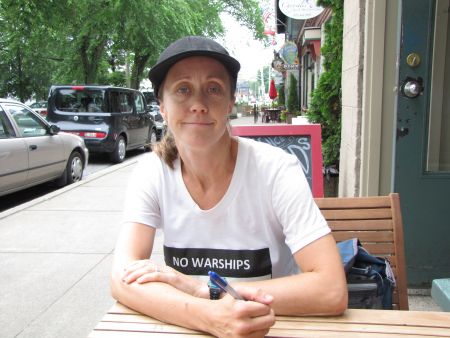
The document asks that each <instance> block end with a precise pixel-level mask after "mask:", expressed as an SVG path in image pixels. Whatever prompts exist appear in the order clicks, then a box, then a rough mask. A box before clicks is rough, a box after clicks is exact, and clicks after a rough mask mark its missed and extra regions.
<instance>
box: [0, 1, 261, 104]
mask: <svg viewBox="0 0 450 338" xmlns="http://www.w3.org/2000/svg"><path fill="white" fill-rule="evenodd" d="M223 12H227V13H230V14H231V15H233V16H234V17H236V18H237V19H238V21H239V22H241V23H242V24H243V25H245V26H247V27H249V28H251V29H252V30H253V32H254V36H255V37H257V38H260V39H262V38H263V37H264V35H263V34H262V32H263V23H262V18H261V15H260V13H259V7H258V2H257V1H256V0H243V1H237V0H209V1H208V0H177V1H173V0H152V1H148V0H134V1H127V0H84V1H73V0H60V1H53V0H0V71H1V72H0V94H1V95H2V96H16V97H19V98H20V99H21V100H22V101H24V100H26V99H28V98H31V97H33V96H35V97H39V98H44V97H46V95H47V92H48V88H49V86H50V85H51V84H53V83H65V84H76V83H80V84H83V83H85V84H94V83H102V84H116V85H125V84H126V85H128V86H131V87H133V88H136V89H138V88H139V83H140V81H141V80H142V79H143V77H144V76H145V75H146V72H147V71H148V69H149V66H150V65H151V64H153V63H154V62H155V61H156V58H157V57H158V55H159V54H160V52H161V51H162V50H163V49H164V48H165V47H166V46H167V45H168V44H169V43H170V42H172V41H174V40H176V39H178V38H180V37H182V36H186V35H205V36H209V37H218V36H220V35H221V34H222V33H223V32H224V28H223V26H222V23H221V20H220V14H221V13H223Z"/></svg>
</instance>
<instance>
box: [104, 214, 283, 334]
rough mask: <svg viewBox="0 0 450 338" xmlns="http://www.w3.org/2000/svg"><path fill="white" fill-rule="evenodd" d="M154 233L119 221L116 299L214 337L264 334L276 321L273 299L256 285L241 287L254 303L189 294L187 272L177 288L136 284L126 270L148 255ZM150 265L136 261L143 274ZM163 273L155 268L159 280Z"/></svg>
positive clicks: (113, 283) (172, 275) (190, 285)
mask: <svg viewBox="0 0 450 338" xmlns="http://www.w3.org/2000/svg"><path fill="white" fill-rule="evenodd" d="M154 236H155V229H153V228H151V227H149V226H146V225H143V224H139V223H126V224H124V226H123V228H122V231H121V233H120V235H119V239H118V242H117V245H116V249H115V254H114V263H113V269H112V274H111V292H112V295H113V297H114V298H115V299H117V300H118V301H119V302H121V303H122V304H124V305H126V306H129V307H130V308H132V309H135V310H137V311H139V312H141V313H144V314H147V315H149V316H152V317H154V318H157V319H159V320H162V321H165V322H168V323H172V324H176V325H180V326H184V327H187V328H192V329H196V330H201V331H205V332H210V333H212V334H214V335H216V336H218V337H239V336H243V337H244V336H245V337H263V336H264V335H265V334H266V333H267V332H268V330H269V328H270V327H271V326H272V325H273V324H274V321H275V317H274V312H273V310H272V309H271V307H270V302H271V300H272V298H270V297H267V298H266V297H265V296H266V295H265V294H263V293H262V292H261V290H258V289H256V288H243V289H242V290H243V291H242V292H243V293H244V294H243V296H244V297H246V298H248V299H254V300H256V301H236V300H234V299H233V298H232V297H230V296H227V297H224V298H222V299H221V300H214V301H211V300H209V299H206V298H201V297H196V296H195V295H193V294H191V293H190V292H191V291H192V290H197V288H196V287H195V286H196V285H197V283H196V282H195V281H191V280H192V279H191V278H189V277H187V276H184V278H182V280H183V281H184V282H183V287H182V289H181V290H180V289H178V288H176V287H173V286H172V285H171V284H170V283H167V282H164V281H155V282H152V283H138V282H137V281H136V280H135V279H134V280H133V279H129V278H128V277H129V276H130V272H129V271H128V270H129V269H131V270H133V271H136V270H135V269H134V268H130V266H131V267H132V266H134V264H133V262H136V261H142V260H147V259H148V258H149V257H150V255H151V252H152V247H153V241H154ZM137 264H138V265H139V264H140V263H137ZM153 266H154V264H153V263H151V264H147V265H146V264H141V265H140V267H139V268H140V269H148V270H147V271H148V272H149V273H148V274H147V275H151V272H152V271H151V269H152V267H153ZM131 273H133V272H131ZM164 273H165V272H157V274H159V276H160V280H162V279H163V278H166V277H165V276H163V274H164ZM141 275H142V274H141ZM167 275H168V276H169V278H171V281H172V282H174V280H175V279H176V278H177V274H176V273H175V272H173V271H168V272H167ZM161 276H162V278H161ZM196 292H197V291H194V292H193V293H196ZM258 300H260V301H258Z"/></svg>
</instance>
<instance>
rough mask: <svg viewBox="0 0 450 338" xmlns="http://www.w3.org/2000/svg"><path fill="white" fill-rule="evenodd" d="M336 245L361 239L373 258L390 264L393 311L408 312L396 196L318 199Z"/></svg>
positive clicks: (401, 235) (398, 199)
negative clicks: (387, 261) (347, 240)
mask: <svg viewBox="0 0 450 338" xmlns="http://www.w3.org/2000/svg"><path fill="white" fill-rule="evenodd" d="M315 201H316V203H317V205H318V206H319V208H320V210H321V211H322V214H323V215H324V217H325V218H326V219H327V221H328V224H329V226H330V228H331V229H332V233H333V235H334V238H335V240H336V242H340V241H343V240H346V239H350V238H358V239H359V240H360V241H361V244H362V246H363V247H365V248H366V249H367V250H368V251H369V252H370V253H371V254H373V255H375V256H380V257H386V258H387V259H388V260H389V262H390V263H391V266H392V269H393V272H394V275H395V280H396V284H397V285H396V288H395V290H394V295H393V303H394V309H399V310H408V294H407V281H406V263H405V254H404V252H405V250H404V243H403V222H402V215H401V210H400V198H399V195H398V194H397V193H392V194H390V195H389V196H376V197H339V198H337V197H332V198H315Z"/></svg>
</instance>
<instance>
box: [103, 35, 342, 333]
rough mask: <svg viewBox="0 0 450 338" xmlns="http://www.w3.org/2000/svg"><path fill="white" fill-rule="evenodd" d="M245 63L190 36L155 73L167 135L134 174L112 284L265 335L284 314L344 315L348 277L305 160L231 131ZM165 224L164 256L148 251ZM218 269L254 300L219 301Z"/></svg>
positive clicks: (167, 314)
mask: <svg viewBox="0 0 450 338" xmlns="http://www.w3.org/2000/svg"><path fill="white" fill-rule="evenodd" d="M239 69H240V64H239V62H238V61H237V60H236V59H234V58H232V57H231V56H229V54H228V52H227V51H226V50H225V49H224V48H223V47H222V46H221V45H220V44H218V43H216V42H214V41H213V40H210V39H208V38H204V37H198V36H190V37H185V38H182V39H180V40H177V41H176V42H174V43H172V44H171V45H170V46H169V47H168V48H167V49H166V50H165V51H163V52H162V54H161V55H160V57H159V59H158V61H157V63H156V64H155V65H154V66H153V67H152V69H151V70H150V74H149V77H150V80H151V81H152V83H153V87H154V92H155V95H156V96H157V97H158V99H159V101H160V108H161V112H162V115H163V117H164V119H165V121H166V122H167V124H168V126H169V133H168V134H167V135H166V136H165V138H164V139H163V140H162V141H161V142H160V143H159V144H158V145H156V147H155V149H154V151H153V152H152V153H148V154H146V155H145V156H144V157H143V158H142V160H141V161H140V163H139V164H138V165H137V166H136V168H135V170H134V172H133V174H132V176H131V179H130V183H129V188H128V192H127V195H126V202H125V209H124V224H123V228H122V230H121V233H120V236H119V239H118V242H117V246H116V249H115V258H114V264H113V271H112V282H111V287H112V294H113V296H114V298H116V299H117V300H118V301H119V302H121V303H122V304H124V305H126V306H128V307H130V308H133V309H135V310H137V311H139V312H141V313H144V314H147V315H149V316H152V317H154V318H157V319H160V320H162V321H165V322H169V323H173V324H177V325H180V326H184V327H188V328H193V329H197V330H201V331H205V332H209V333H211V334H213V335H215V336H218V337H239V336H242V337H263V336H264V335H265V334H266V333H267V332H268V330H269V328H270V327H271V326H272V325H273V323H274V320H275V317H274V316H275V315H306V314H317V315H326V314H340V313H342V312H343V311H344V310H345V309H346V307H347V286H346V280H345V275H344V272H343V268H342V263H341V260H340V256H339V253H338V251H337V249H336V243H335V241H334V239H333V237H332V235H331V233H330V229H329V227H328V225H327V223H326V221H325V220H324V218H323V217H322V215H321V213H320V210H319V209H318V207H317V206H316V205H315V203H314V200H313V198H312V196H311V191H310V188H309V185H308V183H307V181H306V178H305V176H304V174H303V171H302V169H301V166H300V163H299V161H298V160H297V158H296V157H295V156H294V155H290V154H287V153H286V152H284V151H283V150H281V149H279V148H276V147H272V146H270V145H268V144H265V143H260V142H257V141H254V140H251V139H246V138H240V137H233V136H232V135H231V132H230V125H229V122H228V120H227V116H228V114H229V113H230V112H231V110H232V108H233V105H234V101H235V96H234V92H235V89H236V81H237V75H238V71H239ZM156 229H161V230H162V231H163V233H164V259H165V262H166V265H158V264H156V263H155V262H154V260H151V258H152V253H153V251H154V247H153V243H154V239H155V233H156ZM153 255H154V254H153ZM153 257H154V256H153ZM209 270H213V271H215V272H217V273H219V274H220V275H223V276H225V277H226V278H227V280H228V282H230V284H231V285H233V287H234V288H235V289H236V290H237V291H238V293H239V294H240V295H241V296H242V297H243V298H244V299H245V300H246V301H243V300H237V299H234V298H233V297H231V296H230V295H229V294H221V295H219V298H220V299H219V300H210V290H209V288H208V285H207V283H206V282H207V278H206V277H207V275H208V271H209ZM300 271H301V272H300Z"/></svg>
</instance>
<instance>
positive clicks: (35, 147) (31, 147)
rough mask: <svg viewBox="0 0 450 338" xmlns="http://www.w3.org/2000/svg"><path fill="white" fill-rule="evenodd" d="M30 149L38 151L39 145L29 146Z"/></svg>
mask: <svg viewBox="0 0 450 338" xmlns="http://www.w3.org/2000/svg"><path fill="white" fill-rule="evenodd" d="M28 148H29V149H30V150H36V149H37V145H35V144H32V145H30V146H28Z"/></svg>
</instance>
